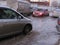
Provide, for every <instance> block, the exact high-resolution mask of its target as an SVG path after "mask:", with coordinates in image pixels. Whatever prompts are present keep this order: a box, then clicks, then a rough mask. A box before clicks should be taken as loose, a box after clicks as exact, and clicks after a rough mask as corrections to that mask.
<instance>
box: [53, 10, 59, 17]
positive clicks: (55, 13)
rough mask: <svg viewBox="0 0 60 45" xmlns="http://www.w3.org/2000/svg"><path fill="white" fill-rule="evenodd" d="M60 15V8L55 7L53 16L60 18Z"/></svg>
mask: <svg viewBox="0 0 60 45" xmlns="http://www.w3.org/2000/svg"><path fill="white" fill-rule="evenodd" d="M59 16H60V9H55V10H53V12H52V17H54V18H58V17H59Z"/></svg>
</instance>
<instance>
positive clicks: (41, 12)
mask: <svg viewBox="0 0 60 45" xmlns="http://www.w3.org/2000/svg"><path fill="white" fill-rule="evenodd" d="M48 15H49V12H48V9H37V10H35V11H34V12H33V16H48Z"/></svg>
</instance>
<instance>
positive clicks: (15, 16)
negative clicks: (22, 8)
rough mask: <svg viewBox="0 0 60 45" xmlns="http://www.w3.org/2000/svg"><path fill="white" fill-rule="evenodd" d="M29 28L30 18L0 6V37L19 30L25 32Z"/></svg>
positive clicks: (29, 29) (28, 30)
mask: <svg viewBox="0 0 60 45" xmlns="http://www.w3.org/2000/svg"><path fill="white" fill-rule="evenodd" d="M31 30H32V24H31V20H30V19H28V18H26V17H24V16H22V14H20V13H18V12H17V11H15V10H13V9H10V8H7V7H0V37H1V36H5V35H11V34H15V33H20V32H23V33H24V34H27V33H28V32H30V31H31Z"/></svg>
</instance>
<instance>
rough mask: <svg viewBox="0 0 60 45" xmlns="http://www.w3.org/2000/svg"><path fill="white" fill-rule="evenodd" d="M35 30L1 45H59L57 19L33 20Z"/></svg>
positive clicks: (5, 41)
mask: <svg viewBox="0 0 60 45" xmlns="http://www.w3.org/2000/svg"><path fill="white" fill-rule="evenodd" d="M29 18H30V19H31V20H32V24H33V30H32V31H31V32H30V33H29V34H28V35H26V36H25V35H23V34H20V35H19V36H15V37H12V38H10V39H5V40H2V41H0V45H59V44H58V43H60V42H59V41H60V40H59V35H58V34H57V29H56V25H57V19H54V18H50V17H43V18H36V17H35V18H33V17H29Z"/></svg>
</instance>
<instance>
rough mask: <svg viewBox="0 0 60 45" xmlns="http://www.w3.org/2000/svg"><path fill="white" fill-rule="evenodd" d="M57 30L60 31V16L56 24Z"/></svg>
mask: <svg viewBox="0 0 60 45" xmlns="http://www.w3.org/2000/svg"><path fill="white" fill-rule="evenodd" d="M56 28H57V31H59V32H60V17H59V18H58V20H57V25H56Z"/></svg>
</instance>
